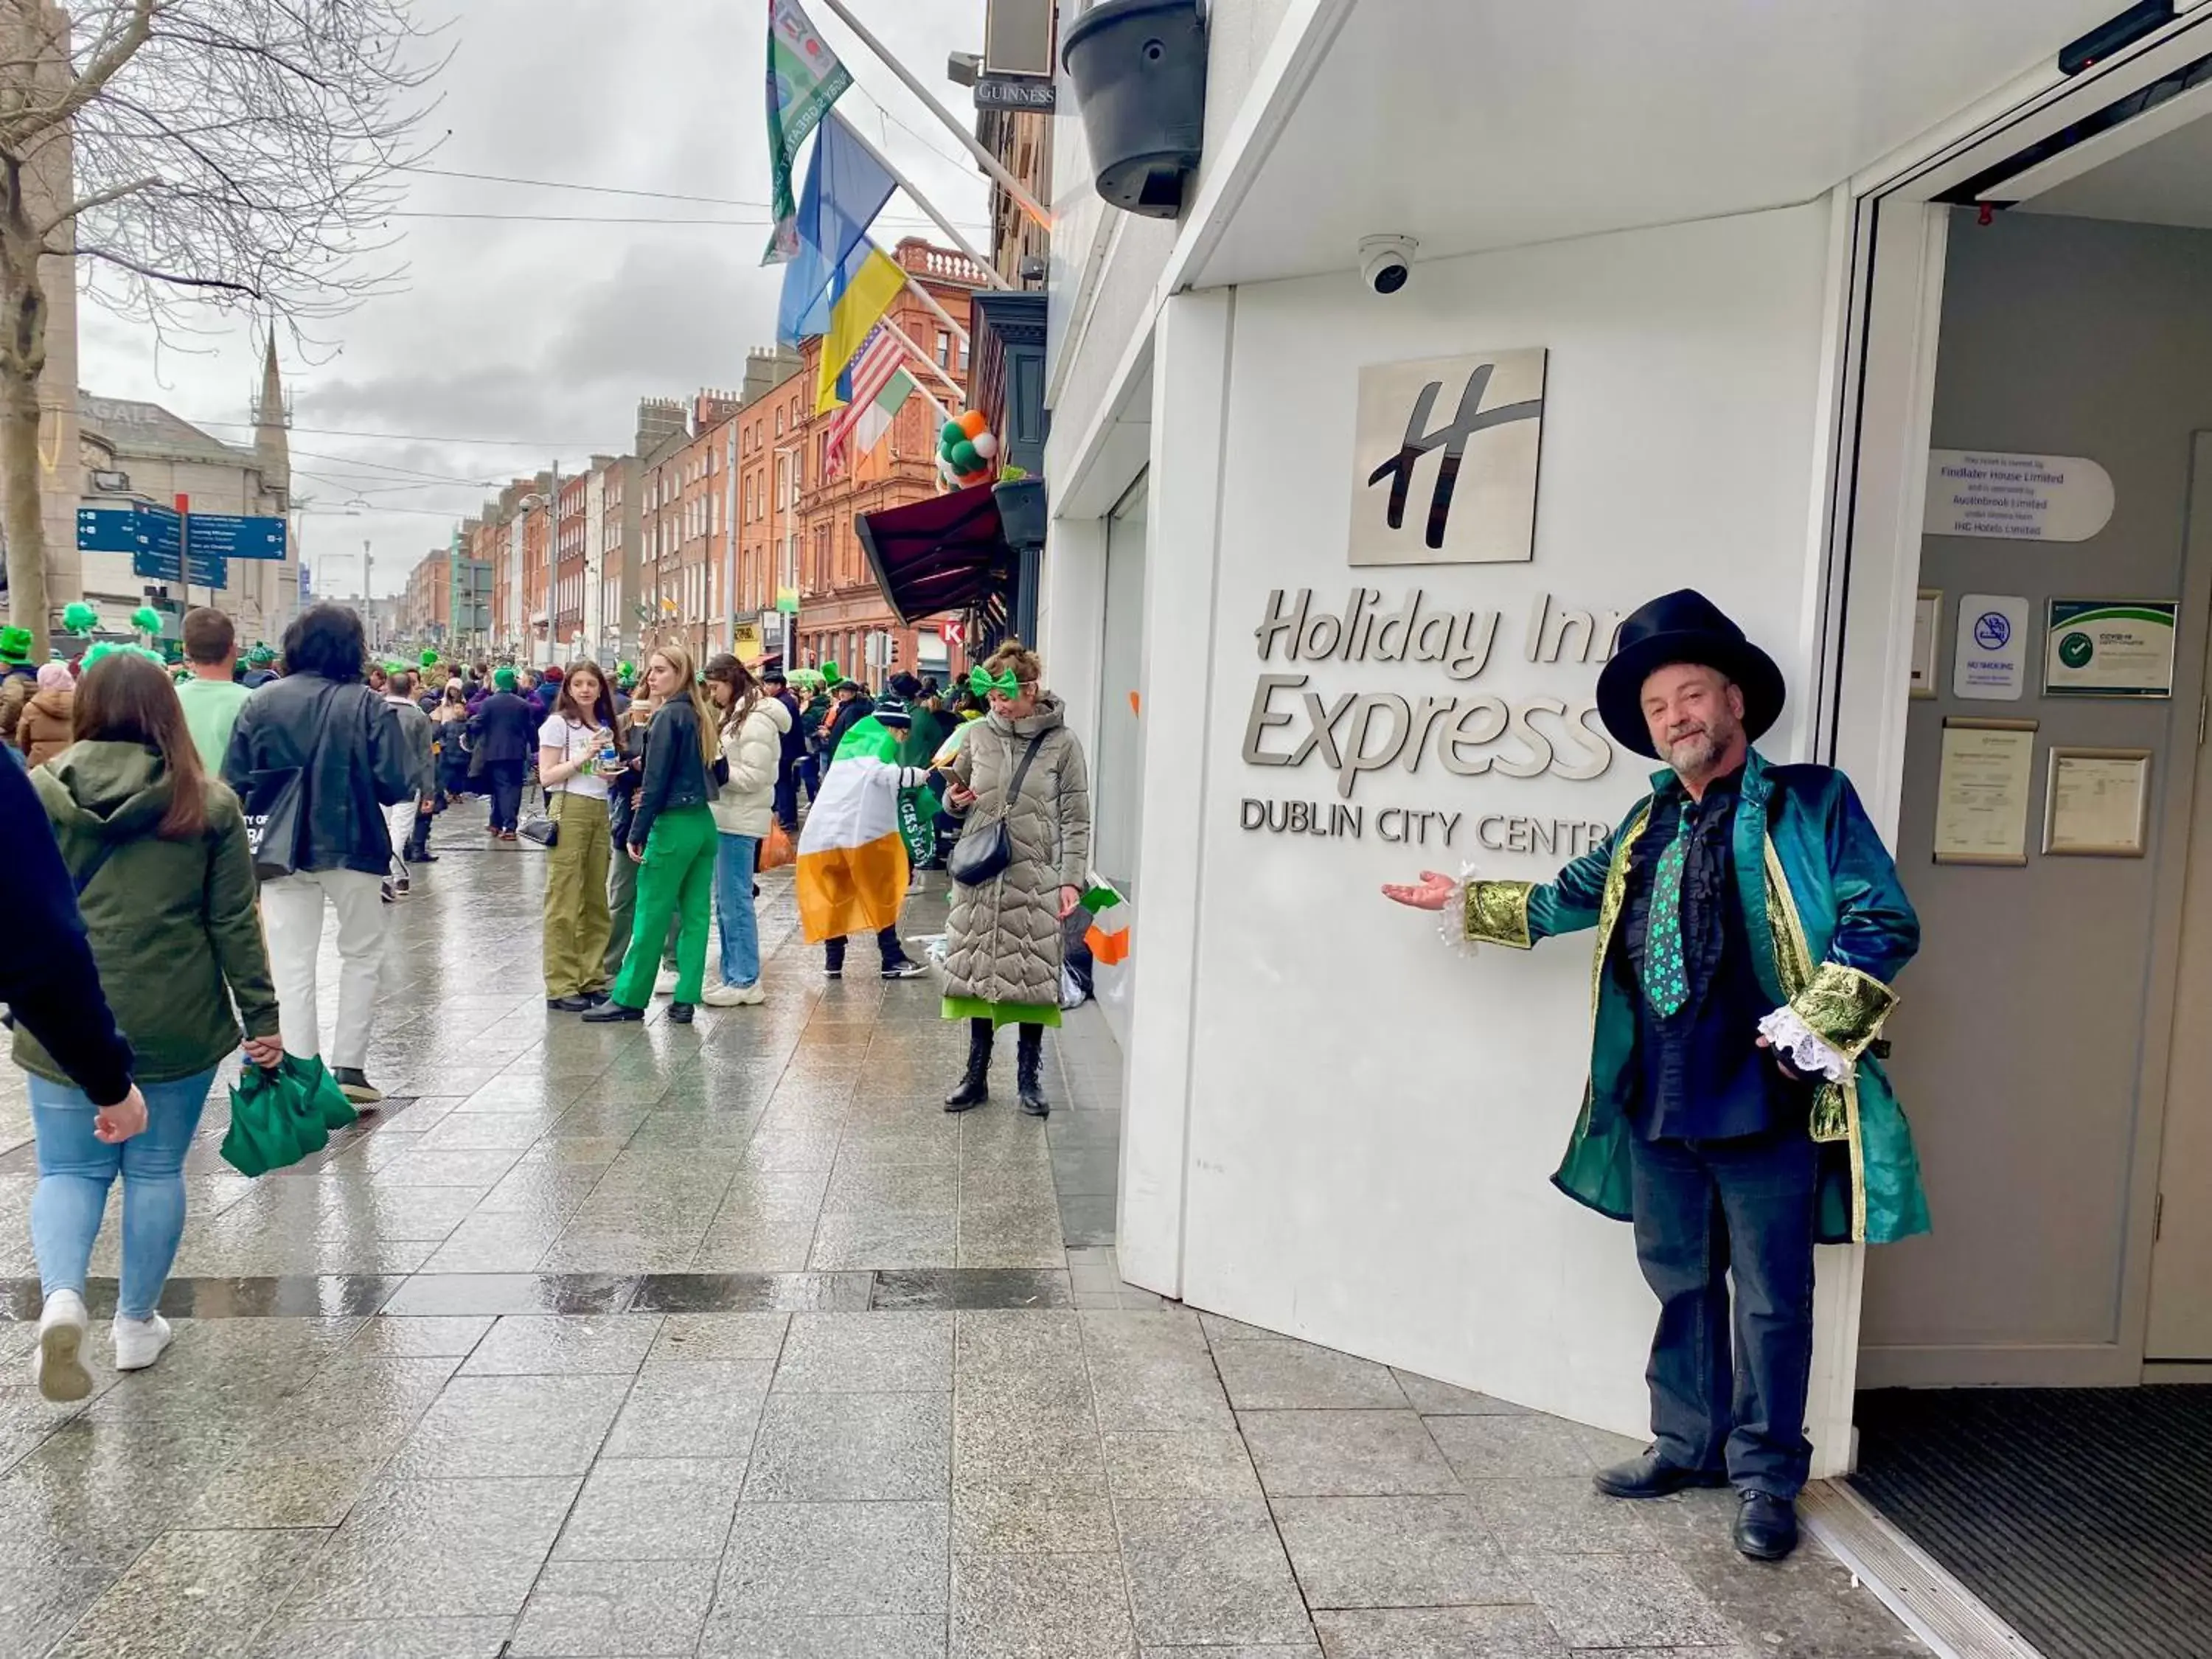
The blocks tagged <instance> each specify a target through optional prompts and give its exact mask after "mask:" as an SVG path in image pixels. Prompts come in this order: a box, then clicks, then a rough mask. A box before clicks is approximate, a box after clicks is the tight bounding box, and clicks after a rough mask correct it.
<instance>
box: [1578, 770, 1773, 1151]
mask: <svg viewBox="0 0 2212 1659" xmlns="http://www.w3.org/2000/svg"><path fill="white" fill-rule="evenodd" d="M1742 784H1743V774H1742V773H1741V771H1737V772H1733V773H1731V774H1729V775H1728V776H1727V777H1725V778H1717V779H1715V780H1714V781H1712V782H1711V783H1710V784H1708V785H1706V786H1705V798H1704V799H1701V800H1696V801H1692V799H1690V796H1689V792H1688V791H1687V790H1686V789H1684V788H1683V787H1681V786H1680V784H1679V783H1677V784H1674V785H1672V786H1671V787H1668V788H1666V789H1664V790H1662V791H1661V792H1660V793H1659V795H1658V797H1657V798H1656V799H1655V800H1654V801H1653V802H1652V804H1651V817H1650V823H1647V824H1646V825H1645V826H1644V833H1643V835H1642V836H1639V837H1638V840H1637V842H1636V845H1635V847H1634V848H1632V849H1631V850H1630V853H1629V861H1628V886H1627V890H1626V894H1625V895H1624V896H1623V901H1622V910H1621V926H1620V931H1619V932H1618V933H1616V934H1615V935H1614V939H1615V941H1616V942H1615V945H1614V947H1613V952H1612V957H1613V960H1612V962H1611V963H1609V964H1608V966H1609V968H1610V970H1611V971H1612V972H1613V973H1614V974H1616V975H1620V984H1621V985H1622V987H1623V988H1624V989H1626V991H1627V992H1628V994H1629V995H1630V997H1631V999H1632V1002H1633V1005H1634V1006H1635V1009H1636V1016H1637V1018H1636V1059H1635V1061H1634V1063H1633V1065H1632V1067H1631V1068H1630V1073H1629V1075H1630V1078H1631V1079H1632V1084H1633V1087H1634V1089H1635V1099H1634V1102H1633V1104H1632V1109H1631V1110H1632V1116H1633V1118H1634V1120H1635V1122H1636V1126H1637V1129H1638V1133H1641V1134H1643V1135H1644V1137H1645V1138H1646V1139H1652V1140H1732V1139H1737V1138H1739V1137H1741V1136H1745V1135H1757V1134H1764V1133H1767V1132H1768V1131H1769V1130H1771V1129H1775V1128H1778V1127H1781V1126H1782V1125H1783V1124H1784V1123H1786V1122H1788V1121H1791V1115H1792V1113H1793V1111H1794V1114H1795V1116H1796V1121H1803V1118H1804V1116H1805V1112H1806V1109H1807V1106H1808V1097H1807V1092H1806V1091H1805V1089H1804V1087H1803V1085H1799V1084H1796V1083H1792V1082H1791V1081H1790V1080H1789V1079H1786V1078H1784V1076H1783V1075H1782V1073H1780V1071H1779V1070H1778V1068H1777V1067H1776V1066H1775V1065H1774V1062H1773V1060H1771V1058H1770V1057H1769V1055H1768V1054H1767V1052H1766V1051H1765V1049H1763V1048H1759V1021H1760V1020H1761V1019H1763V1018H1765V1016H1766V1015H1768V1014H1769V1013H1771V1012H1773V1008H1772V1001H1771V999H1770V998H1769V997H1768V996H1767V995H1766V994H1765V992H1764V991H1763V990H1761V989H1760V987H1759V976H1758V975H1757V973H1756V972H1755V971H1754V970H1753V965H1752V956H1751V945H1750V941H1749V939H1748V938H1747V935H1746V933H1745V932H1744V925H1743V908H1742V906H1741V904H1739V903H1738V902H1737V901H1736V880H1735V809H1736V802H1737V799H1738V797H1739V794H1740V792H1741V787H1742ZM1685 826H1686V829H1687V833H1688V836H1689V846H1688V847H1687V848H1686V854H1687V856H1686V858H1685V860H1684V861H1683V866H1682V964H1683V968H1684V969H1685V971H1686V975H1687V976H1688V979H1689V982H1690V995H1689V1000H1687V1001H1686V1002H1685V1003H1684V1004H1683V1005H1682V1006H1681V1007H1680V1008H1679V1009H1678V1010H1676V1011H1675V1012H1674V1013H1673V1014H1671V1015H1662V1014H1661V1013H1660V1012H1658V1011H1657V1010H1656V1008H1654V1007H1653V1006H1651V1002H1650V999H1649V998H1648V997H1646V996H1645V995H1644V982H1643V970H1644V939H1645V937H1646V935H1647V934H1648V933H1649V932H1650V916H1651V887H1652V877H1653V874H1654V872H1655V871H1656V869H1657V866H1658V863H1659V859H1660V855H1661V854H1663V853H1665V852H1666V850H1667V848H1668V844H1669V843H1671V842H1673V841H1674V836H1675V832H1676V830H1677V829H1680V828H1684V827H1685Z"/></svg>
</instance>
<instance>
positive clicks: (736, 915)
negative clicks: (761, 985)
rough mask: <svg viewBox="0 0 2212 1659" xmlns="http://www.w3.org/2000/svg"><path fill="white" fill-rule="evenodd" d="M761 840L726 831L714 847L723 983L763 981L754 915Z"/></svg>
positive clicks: (742, 983)
mask: <svg viewBox="0 0 2212 1659" xmlns="http://www.w3.org/2000/svg"><path fill="white" fill-rule="evenodd" d="M759 855H760V837H758V836H733V835H731V834H730V833H729V832H728V831H727V830H725V831H723V833H722V834H721V836H720V837H719V838H718V839H717V841H716V842H715V846H714V915H715V916H716V918H717V921H716V924H715V925H716V926H717V927H720V929H721V934H722V983H723V984H725V985H735V986H738V987H744V986H747V985H750V984H752V983H753V982H755V981H757V980H758V979H759V978H760V919H759V918H758V917H757V916H756V915H754V914H753V860H755V859H757V857H758V856H759Z"/></svg>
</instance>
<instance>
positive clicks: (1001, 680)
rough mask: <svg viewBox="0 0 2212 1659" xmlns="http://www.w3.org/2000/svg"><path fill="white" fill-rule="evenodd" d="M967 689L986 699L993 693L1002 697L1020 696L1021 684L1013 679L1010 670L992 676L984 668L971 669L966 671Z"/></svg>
mask: <svg viewBox="0 0 2212 1659" xmlns="http://www.w3.org/2000/svg"><path fill="white" fill-rule="evenodd" d="M968 689H969V690H970V691H973V692H974V693H975V695H976V696H979V697H987V696H990V695H991V693H993V692H994V691H995V692H997V693H998V694H999V695H1000V696H1002V697H1018V696H1021V695H1022V683H1021V681H1020V680H1018V679H1017V678H1015V677H1014V671H1013V670H1012V669H1011V668H1009V669H1008V670H1006V672H1004V673H1003V674H994V673H992V672H991V671H989V670H987V669H984V668H971V669H969V671H968Z"/></svg>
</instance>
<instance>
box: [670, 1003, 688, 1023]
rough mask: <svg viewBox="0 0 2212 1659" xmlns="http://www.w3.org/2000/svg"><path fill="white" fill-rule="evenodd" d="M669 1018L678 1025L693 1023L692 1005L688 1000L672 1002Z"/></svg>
mask: <svg viewBox="0 0 2212 1659" xmlns="http://www.w3.org/2000/svg"><path fill="white" fill-rule="evenodd" d="M668 1018H671V1020H673V1021H675V1022H676V1024H678V1025H689V1024H690V1023H691V1005H690V1003H688V1002H671V1003H670V1004H669V1005H668Z"/></svg>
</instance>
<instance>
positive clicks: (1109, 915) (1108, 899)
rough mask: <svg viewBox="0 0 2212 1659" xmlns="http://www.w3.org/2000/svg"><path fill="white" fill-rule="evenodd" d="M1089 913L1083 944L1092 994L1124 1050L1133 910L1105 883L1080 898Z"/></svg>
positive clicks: (1127, 1035) (1134, 909)
mask: <svg viewBox="0 0 2212 1659" xmlns="http://www.w3.org/2000/svg"><path fill="white" fill-rule="evenodd" d="M1083 908H1085V909H1086V910H1088V911H1089V912H1090V913H1091V926H1090V927H1087V928H1085V930H1084V933H1083V942H1084V943H1085V945H1089V946H1090V947H1091V995H1092V996H1094V997H1096V998H1097V1000H1098V1006H1099V1009H1100V1011H1101V1012H1103V1013H1104V1014H1105V1016H1106V1024H1108V1026H1109V1027H1110V1028H1111V1029H1112V1030H1113V1032H1114V1035H1115V1037H1116V1038H1117V1039H1119V1040H1120V1042H1121V1043H1122V1044H1123V1045H1124V1046H1126V1045H1127V1042H1128V1041H1129V985H1130V977H1131V973H1132V968H1131V964H1130V961H1129V932H1130V929H1131V928H1132V927H1134V926H1135V925H1136V920H1137V917H1136V908H1135V907H1134V906H1133V905H1132V904H1131V903H1130V902H1129V901H1128V900H1127V899H1125V898H1123V897H1122V896H1121V894H1119V893H1117V892H1115V890H1114V889H1113V888H1111V887H1109V886H1108V885H1107V884H1105V883H1104V882H1100V883H1099V884H1097V886H1095V887H1093V888H1092V889H1091V890H1090V891H1089V892H1087V893H1085V895H1084V896H1083Z"/></svg>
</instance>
